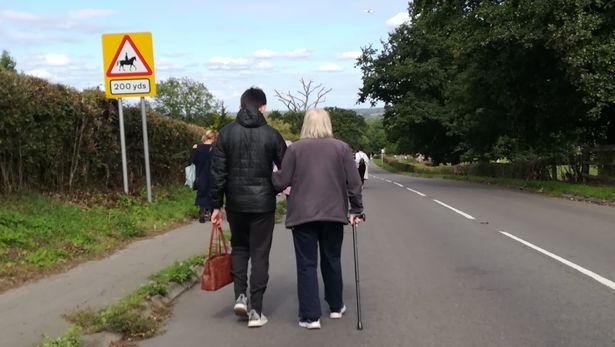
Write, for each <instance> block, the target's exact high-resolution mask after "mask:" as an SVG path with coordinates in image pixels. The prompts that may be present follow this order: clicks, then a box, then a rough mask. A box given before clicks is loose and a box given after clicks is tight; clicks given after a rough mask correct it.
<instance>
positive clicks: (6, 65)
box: [0, 50, 17, 71]
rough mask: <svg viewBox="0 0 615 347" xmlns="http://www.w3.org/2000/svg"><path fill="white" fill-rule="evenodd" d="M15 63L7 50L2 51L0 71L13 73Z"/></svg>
mask: <svg viewBox="0 0 615 347" xmlns="http://www.w3.org/2000/svg"><path fill="white" fill-rule="evenodd" d="M16 66H17V63H16V62H15V59H13V58H12V57H11V55H10V54H9V52H8V51H7V50H2V55H1V56H0V70H11V71H15V67H16Z"/></svg>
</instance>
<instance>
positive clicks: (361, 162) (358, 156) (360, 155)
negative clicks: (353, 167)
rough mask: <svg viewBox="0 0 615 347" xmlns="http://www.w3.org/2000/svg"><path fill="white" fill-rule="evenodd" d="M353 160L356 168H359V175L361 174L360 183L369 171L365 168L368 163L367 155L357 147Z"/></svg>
mask: <svg viewBox="0 0 615 347" xmlns="http://www.w3.org/2000/svg"><path fill="white" fill-rule="evenodd" d="M354 160H355V162H356V164H357V169H358V170H359V176H361V185H363V183H364V182H365V180H366V179H367V177H368V175H369V172H368V169H367V165H368V164H369V157H368V156H367V154H366V153H365V152H363V150H362V149H360V148H359V150H358V151H357V153H355V155H354Z"/></svg>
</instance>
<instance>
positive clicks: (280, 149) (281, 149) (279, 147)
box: [272, 128, 286, 169]
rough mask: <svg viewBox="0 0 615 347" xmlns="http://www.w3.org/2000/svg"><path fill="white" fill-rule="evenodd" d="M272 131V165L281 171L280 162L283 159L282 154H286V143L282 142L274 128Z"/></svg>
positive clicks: (280, 136) (282, 139)
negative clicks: (274, 142)
mask: <svg viewBox="0 0 615 347" xmlns="http://www.w3.org/2000/svg"><path fill="white" fill-rule="evenodd" d="M272 129H273V131H274V133H275V136H276V146H275V153H274V155H273V163H274V164H275V165H276V166H277V167H278V169H281V168H282V161H283V159H284V154H285V153H286V142H285V141H284V138H283V137H282V135H281V134H280V132H279V131H277V130H276V129H274V128H272Z"/></svg>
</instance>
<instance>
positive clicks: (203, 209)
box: [192, 130, 216, 223]
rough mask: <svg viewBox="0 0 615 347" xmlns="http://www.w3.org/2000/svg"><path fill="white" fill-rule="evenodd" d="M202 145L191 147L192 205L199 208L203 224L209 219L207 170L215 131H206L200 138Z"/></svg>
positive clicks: (209, 205) (209, 202)
mask: <svg viewBox="0 0 615 347" xmlns="http://www.w3.org/2000/svg"><path fill="white" fill-rule="evenodd" d="M201 141H203V143H202V144H198V145H194V147H192V164H194V166H195V167H196V170H195V171H196V182H195V186H196V189H197V191H196V198H195V200H194V204H195V205H196V206H198V207H199V222H200V223H205V221H206V220H209V219H210V218H211V216H210V214H211V200H210V198H209V187H210V185H211V184H210V181H211V180H210V178H209V168H210V166H211V149H212V147H213V143H214V141H216V131H215V130H207V131H206V132H205V134H204V135H203V137H201Z"/></svg>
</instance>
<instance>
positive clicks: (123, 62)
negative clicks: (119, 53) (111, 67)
mask: <svg viewBox="0 0 615 347" xmlns="http://www.w3.org/2000/svg"><path fill="white" fill-rule="evenodd" d="M135 60H137V57H136V56H134V57H132V58H128V53H125V56H124V59H123V60H118V61H117V64H116V66H119V67H120V70H122V71H126V68H125V67H124V66H125V65H127V66H128V71H132V69H133V68H134V69H135V70H137V67H136V66H135Z"/></svg>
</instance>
